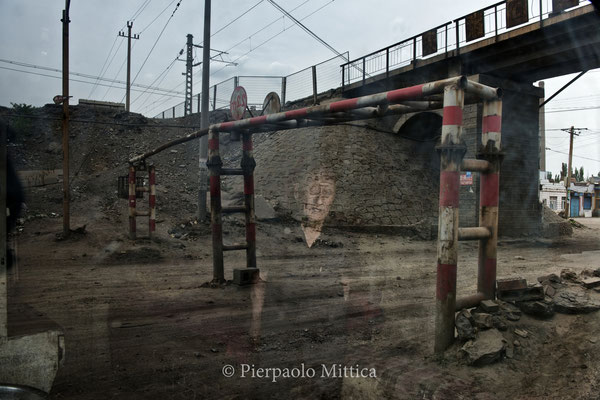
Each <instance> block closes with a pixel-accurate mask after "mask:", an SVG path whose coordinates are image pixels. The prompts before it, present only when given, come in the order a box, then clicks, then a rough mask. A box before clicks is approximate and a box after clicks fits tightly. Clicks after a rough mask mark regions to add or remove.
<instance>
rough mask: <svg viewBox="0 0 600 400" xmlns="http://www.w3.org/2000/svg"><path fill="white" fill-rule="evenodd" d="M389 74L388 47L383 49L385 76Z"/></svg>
mask: <svg viewBox="0 0 600 400" xmlns="http://www.w3.org/2000/svg"><path fill="white" fill-rule="evenodd" d="M389 76H390V48H389V47H388V48H387V49H385V77H386V78H387V77H389Z"/></svg>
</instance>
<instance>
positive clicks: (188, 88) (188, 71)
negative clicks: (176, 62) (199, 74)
mask: <svg viewBox="0 0 600 400" xmlns="http://www.w3.org/2000/svg"><path fill="white" fill-rule="evenodd" d="M193 48H194V36H193V35H192V34H191V33H188V35H187V58H186V60H185V107H184V115H190V114H191V113H192V63H193V62H194V55H193Z"/></svg>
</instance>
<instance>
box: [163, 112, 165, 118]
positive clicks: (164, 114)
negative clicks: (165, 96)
mask: <svg viewBox="0 0 600 400" xmlns="http://www.w3.org/2000/svg"><path fill="white" fill-rule="evenodd" d="M162 119H165V112H164V111H163V112H162Z"/></svg>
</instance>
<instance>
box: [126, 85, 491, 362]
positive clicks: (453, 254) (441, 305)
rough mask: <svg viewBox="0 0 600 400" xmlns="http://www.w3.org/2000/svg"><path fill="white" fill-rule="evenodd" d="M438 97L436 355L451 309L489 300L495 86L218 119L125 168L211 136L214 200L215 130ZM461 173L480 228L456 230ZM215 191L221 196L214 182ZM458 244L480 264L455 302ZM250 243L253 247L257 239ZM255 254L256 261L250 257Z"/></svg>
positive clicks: (291, 125) (218, 275)
mask: <svg viewBox="0 0 600 400" xmlns="http://www.w3.org/2000/svg"><path fill="white" fill-rule="evenodd" d="M440 94H442V95H443V103H441V105H442V106H443V120H442V138H441V144H440V145H439V146H438V151H439V154H440V162H441V171H440V194H439V224H438V245H437V257H438V262H437V280H436V317H435V344H434V351H435V352H436V353H441V352H443V351H444V350H445V349H447V348H448V347H449V346H450V345H451V344H452V343H453V341H454V315H455V311H456V310H457V309H460V308H463V307H473V306H476V305H477V304H478V303H479V302H480V301H481V300H483V299H494V298H495V282H496V252H497V240H498V199H499V171H500V163H501V161H502V153H501V136H502V135H501V121H502V101H501V100H500V98H501V96H502V93H501V89H499V88H492V87H489V86H486V85H482V84H480V83H477V82H473V81H470V80H468V79H467V78H466V77H465V76H458V77H454V78H449V79H444V80H440V81H435V82H429V83H425V84H420V85H415V86H411V87H406V88H401V89H396V90H391V91H388V92H382V93H376V94H373V95H368V96H362V97H357V98H351V99H345V100H341V101H336V102H332V103H329V104H325V105H319V106H314V107H306V108H300V109H296V110H291V111H285V112H279V113H275V114H270V115H263V116H259V117H253V118H247V119H242V120H239V121H229V122H222V123H218V124H213V125H211V126H209V127H208V128H206V129H202V130H200V131H196V132H194V133H191V134H189V135H187V136H185V137H182V138H179V139H175V140H173V141H171V142H168V143H165V144H163V145H161V146H159V147H157V148H156V149H153V150H150V151H148V152H146V153H144V154H141V155H138V156H136V157H134V158H132V159H131V160H130V163H131V165H134V164H136V163H139V162H142V161H144V160H145V159H146V158H148V157H150V156H152V155H154V154H156V153H159V152H161V151H163V150H165V149H167V148H169V147H172V146H175V145H177V144H180V143H184V142H187V141H190V140H193V139H196V138H199V137H202V136H205V135H209V141H210V140H212V143H213V145H212V151H213V153H212V154H213V156H212V161H211V157H209V161H208V164H209V168H211V167H212V169H211V192H213V187H214V189H215V192H214V194H215V196H216V194H217V192H216V190H217V185H216V181H217V180H220V175H219V174H218V169H219V168H220V165H219V166H218V167H216V166H214V163H215V161H216V160H217V159H218V158H219V157H218V137H219V136H218V135H219V132H242V133H243V134H244V135H245V138H251V135H252V133H255V132H261V131H272V130H285V129H295V128H301V127H307V126H320V125H329V124H335V123H338V122H346V121H351V120H360V119H370V118H379V117H384V116H388V115H397V114H407V113H414V112H419V111H425V110H432V109H439V107H440V102H439V95H440ZM465 94H468V95H470V96H472V97H475V98H477V99H479V100H482V101H483V118H482V132H481V143H480V148H479V153H478V155H477V159H464V155H465V153H466V146H465V143H464V140H463V137H462V131H463V121H462V120H463V107H464V102H465ZM250 143H251V142H250ZM244 150H246V149H244ZM219 161H220V158H219ZM466 170H468V171H473V172H479V173H480V174H481V179H480V185H481V187H480V210H479V226H478V227H468V228H461V227H459V226H458V221H459V188H460V171H466ZM213 178H214V181H215V185H214V186H213V184H212V180H213ZM252 186H253V185H252ZM218 189H219V193H220V184H219V186H218ZM252 193H253V191H252ZM130 197H131V196H130ZM130 201H131V200H130ZM134 201H135V199H134ZM221 212H222V210H221V207H220V196H219V200H218V204H217V203H216V201H215V204H214V205H213V207H211V225H212V230H213V266H214V278H215V279H217V280H221V279H223V262H222V256H223V255H222V249H216V248H215V245H214V244H215V242H217V244H218V242H219V241H218V240H217V239H218V238H216V239H215V232H217V233H218V232H220V221H221ZM221 240H222V239H221ZM460 240H478V241H479V262H478V277H477V292H476V293H475V294H473V295H471V296H467V297H463V298H458V299H457V297H456V274H457V260H458V242H459V241H460ZM253 245H254V246H255V242H254V244H253ZM221 246H222V242H221ZM254 257H256V255H255V253H254ZM255 262H256V260H255V259H254V263H255Z"/></svg>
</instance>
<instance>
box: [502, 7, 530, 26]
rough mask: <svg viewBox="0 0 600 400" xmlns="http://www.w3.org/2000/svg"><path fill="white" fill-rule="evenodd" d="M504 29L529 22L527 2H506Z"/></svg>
mask: <svg viewBox="0 0 600 400" xmlns="http://www.w3.org/2000/svg"><path fill="white" fill-rule="evenodd" d="M506 9H507V12H506V27H507V28H512V27H513V26H517V25H521V24H524V23H526V22H528V21H529V7H528V5H527V0H507V1H506Z"/></svg>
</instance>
